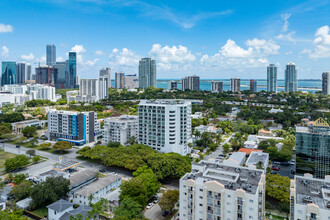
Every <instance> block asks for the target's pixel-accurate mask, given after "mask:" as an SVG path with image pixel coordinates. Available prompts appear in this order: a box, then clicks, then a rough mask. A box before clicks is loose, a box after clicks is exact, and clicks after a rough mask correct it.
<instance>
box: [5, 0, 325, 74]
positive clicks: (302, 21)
mask: <svg viewBox="0 0 330 220" xmlns="http://www.w3.org/2000/svg"><path fill="white" fill-rule="evenodd" d="M21 2H22V3H21V4H15V3H12V2H11V1H7V0H5V1H2V2H1V3H0V6H1V7H2V8H6V9H7V10H5V11H4V12H3V13H2V14H1V15H0V61H11V60H14V61H16V62H22V61H26V62H29V63H31V64H32V65H33V69H34V67H35V66H36V65H38V63H39V62H40V63H41V64H45V63H46V53H45V52H46V51H45V45H47V44H54V45H55V46H56V50H57V51H56V53H57V55H58V56H57V61H64V60H65V59H66V57H67V54H68V52H69V51H75V52H77V63H78V64H77V65H78V67H77V70H78V73H77V74H78V75H79V76H80V77H81V78H95V77H97V76H98V72H99V70H100V69H102V68H104V67H110V68H111V69H112V71H113V72H121V71H123V72H125V73H127V74H137V73H138V61H139V60H140V59H141V58H143V57H152V58H154V59H155V60H156V61H157V78H158V79H171V78H178V79H179V78H182V77H184V76H186V75H193V74H196V75H200V77H201V78H202V79H218V78H232V77H235V76H238V77H240V78H246V79H248V78H253V79H265V78H266V74H267V73H266V71H265V69H266V67H267V65H269V64H272V63H273V64H275V65H276V66H277V67H278V79H283V78H284V70H285V65H286V64H287V63H289V62H291V61H292V62H294V63H296V65H297V70H298V79H310V78H311V79H321V76H322V73H323V72H325V71H328V70H329V67H328V65H327V61H328V59H329V57H330V43H329V38H330V34H329V24H328V20H329V18H330V15H329V14H328V13H327V11H329V8H330V5H329V2H328V1H303V2H302V1H290V2H286V1H280V2H276V4H270V5H269V6H268V5H264V4H260V3H261V1H256V2H253V3H250V2H249V3H248V2H244V1H240V2H239V4H237V3H219V2H216V1H209V4H202V3H200V2H198V1H191V2H189V3H188V4H183V3H178V2H172V1H166V2H159V3H154V2H149V1H134V2H133V1H132V2H131V1H128V2H126V3H125V2H123V1H115V2H112V1H107V0H88V1H78V0H74V1H68V0H61V1H42V0H32V1H29V3H28V4H27V3H25V2H24V1H21ZM69 5H70V7H68V6H69ZM36 8H38V9H39V10H35V9H36ZM87 9H88V10H87ZM13 10H15V11H17V13H19V14H20V15H21V17H25V22H24V25H22V22H21V21H20V19H19V18H18V17H17V16H13V14H12V13H10V12H11V11H13ZM255 10H258V13H255ZM31 14H33V15H32V16H31ZM25 15H26V16H25ZM68 19H69V20H70V22H67V21H68ZM114 21H115V22H114ZM233 24H235V25H234V26H233ZM40 27H43V28H45V29H46V30H48V31H45V32H44V33H43V32H40V31H39V29H40ZM105 27H106V28H105ZM114 32H115V33H121V34H113V33H114ZM242 32H243V33H244V34H242ZM35 33H38V40H36V38H35V36H34V35H35ZM91 33H93V34H91ZM132 33H133V34H132Z"/></svg>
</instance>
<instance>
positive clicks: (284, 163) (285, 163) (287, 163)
mask: <svg viewBox="0 0 330 220" xmlns="http://www.w3.org/2000/svg"><path fill="white" fill-rule="evenodd" d="M281 165H286V166H287V165H290V162H282V163H281Z"/></svg>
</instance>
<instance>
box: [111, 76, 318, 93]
mask: <svg viewBox="0 0 330 220" xmlns="http://www.w3.org/2000/svg"><path fill="white" fill-rule="evenodd" d="M172 80H174V81H177V82H178V89H181V80H179V79H158V80H157V88H163V89H168V88H169V83H170V82H171V81H172ZM213 80H214V81H221V82H223V90H224V91H227V90H230V79H207V80H206V79H201V80H200V89H201V90H208V91H209V90H211V82H212V81H213ZM255 81H257V88H258V92H260V91H262V90H265V91H266V90H267V80H265V79H255ZM111 85H112V87H115V81H114V80H112V81H111ZM277 87H278V88H277V91H278V92H280V91H283V90H284V80H283V79H279V80H277ZM248 89H250V80H249V79H241V90H248ZM321 89H322V80H316V79H304V80H298V91H307V92H312V93H315V92H316V91H321Z"/></svg>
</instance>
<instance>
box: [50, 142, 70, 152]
mask: <svg viewBox="0 0 330 220" xmlns="http://www.w3.org/2000/svg"><path fill="white" fill-rule="evenodd" d="M71 148H72V143H70V142H67V141H58V142H56V143H55V144H54V145H53V149H54V150H59V151H61V152H62V151H65V150H69V149H71Z"/></svg>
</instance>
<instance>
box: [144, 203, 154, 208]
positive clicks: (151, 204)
mask: <svg viewBox="0 0 330 220" xmlns="http://www.w3.org/2000/svg"><path fill="white" fill-rule="evenodd" d="M153 205H154V204H153V203H149V204H148V205H147V207H146V209H150V208H151V207H152V206H153Z"/></svg>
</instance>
